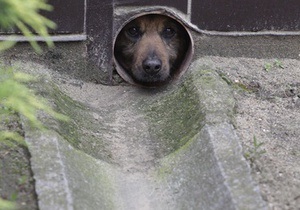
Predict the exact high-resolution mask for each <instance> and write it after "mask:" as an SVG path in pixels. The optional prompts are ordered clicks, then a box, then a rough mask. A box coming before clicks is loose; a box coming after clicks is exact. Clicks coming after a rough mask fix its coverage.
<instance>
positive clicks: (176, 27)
mask: <svg viewBox="0 0 300 210" xmlns="http://www.w3.org/2000/svg"><path fill="white" fill-rule="evenodd" d="M187 48H188V34H187V32H186V30H185V29H184V28H183V26H181V25H180V24H179V23H178V22H177V21H175V20H173V19H172V18H169V17H167V16H163V15H145V16H141V17H138V18H136V19H134V20H133V21H131V22H130V23H128V24H127V25H126V26H125V27H124V28H123V29H122V30H121V32H120V33H119V35H118V37H117V40H116V43H115V57H116V59H117V60H118V62H119V63H120V65H121V66H122V67H123V68H124V69H125V70H126V71H127V73H128V74H130V75H131V77H132V78H133V80H134V81H135V82H137V83H140V84H142V85H145V86H156V85H161V84H165V83H167V82H168V81H169V80H170V79H171V78H172V75H173V73H174V72H175V71H176V70H177V68H179V66H180V64H181V62H182V60H183V58H184V56H185V53H186V51H187Z"/></svg>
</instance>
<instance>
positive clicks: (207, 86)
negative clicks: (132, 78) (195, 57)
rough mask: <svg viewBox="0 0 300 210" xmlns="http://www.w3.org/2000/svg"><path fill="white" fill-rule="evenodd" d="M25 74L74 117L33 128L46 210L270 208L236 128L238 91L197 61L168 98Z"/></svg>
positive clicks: (30, 134) (30, 139)
mask: <svg viewBox="0 0 300 210" xmlns="http://www.w3.org/2000/svg"><path fill="white" fill-rule="evenodd" d="M22 66H23V68H24V71H27V72H31V73H33V74H36V73H37V72H39V74H41V78H43V79H42V80H41V83H40V84H36V88H37V89H38V90H40V91H41V92H43V95H44V96H45V95H46V96H47V98H48V99H49V100H50V101H51V102H52V103H53V104H55V106H56V108H58V109H59V110H60V111H61V112H63V113H64V114H66V115H68V116H69V117H70V118H71V122H69V123H68V124H65V123H61V122H57V121H56V120H53V119H49V118H43V119H44V120H43V121H45V124H47V125H48V127H49V128H50V129H49V131H48V132H39V131H35V130H32V129H30V128H29V127H28V126H26V124H25V136H26V141H27V143H28V145H29V150H30V153H31V156H32V170H33V172H34V178H35V180H36V191H37V195H38V200H39V201H38V202H39V208H40V209H41V210H48V209H49V210H50V209H51V210H52V209H88V210H92V209H95V210H96V209H97V210H98V209H205V210H207V209H214V210H215V209H266V205H265V203H264V202H263V200H262V198H261V196H260V193H259V189H258V188H257V186H256V185H255V183H254V182H253V181H252V178H251V175H250V168H249V166H248V164H247V162H246V161H245V159H244V158H243V154H242V150H241V146H240V144H239V140H238V137H237V135H236V134H235V131H234V128H233V126H232V123H231V117H232V116H233V113H234V110H233V109H234V105H235V101H234V99H233V96H232V94H231V90H230V89H229V87H228V85H227V84H226V83H225V82H224V81H223V80H222V79H221V78H220V77H219V76H218V75H217V74H216V73H215V72H214V71H211V70H209V69H205V68H204V67H203V66H201V65H200V64H199V63H198V62H197V61H195V62H194V63H193V64H192V65H191V67H190V70H189V73H188V75H186V76H185V77H184V78H183V79H182V81H179V82H178V83H177V84H173V85H170V86H169V87H166V88H163V89H160V90H145V89H138V88H136V87H132V86H103V85H96V84H92V83H87V82H83V81H80V82H79V83H80V84H82V85H80V86H78V85H72V84H74V81H70V80H66V79H65V80H64V82H63V83H62V82H61V81H60V80H59V78H60V75H58V73H57V72H55V71H54V70H51V69H47V68H45V67H43V66H41V65H34V64H33V63H32V62H27V63H23V64H22ZM32 66H36V69H32ZM45 81H47V82H45ZM77 84H78V83H77ZM47 86H48V87H47Z"/></svg>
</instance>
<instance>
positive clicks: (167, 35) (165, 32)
mask: <svg viewBox="0 0 300 210" xmlns="http://www.w3.org/2000/svg"><path fill="white" fill-rule="evenodd" d="M175 34H176V31H175V30H174V29H173V28H165V29H164V30H163V32H162V36H163V37H165V38H172V37H173V36H174V35H175Z"/></svg>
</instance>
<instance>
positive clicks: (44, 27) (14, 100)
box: [0, 0, 67, 210]
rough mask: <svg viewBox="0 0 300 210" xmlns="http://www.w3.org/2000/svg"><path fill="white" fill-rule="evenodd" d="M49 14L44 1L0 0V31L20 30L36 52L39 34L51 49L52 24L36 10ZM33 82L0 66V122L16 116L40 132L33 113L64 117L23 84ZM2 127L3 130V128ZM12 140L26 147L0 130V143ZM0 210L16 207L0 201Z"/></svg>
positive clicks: (5, 45)
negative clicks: (9, 116) (50, 34)
mask: <svg viewBox="0 0 300 210" xmlns="http://www.w3.org/2000/svg"><path fill="white" fill-rule="evenodd" d="M42 10H44V11H51V10H52V6H51V5H49V4H47V2H46V0H0V28H1V29H2V31H3V30H6V31H11V30H12V29H14V30H17V31H20V33H21V34H23V35H24V36H25V37H26V38H27V39H28V41H29V42H30V44H31V46H32V47H33V49H34V50H35V51H36V52H38V53H39V52H41V47H40V46H39V45H38V43H37V42H36V41H35V40H34V36H36V35H39V36H41V37H43V38H44V39H45V42H46V43H47V45H48V46H53V42H52V41H51V40H50V38H49V34H48V29H54V28H55V23H54V22H52V21H51V20H49V19H47V18H45V17H43V16H42V15H41V14H40V13H39V12H40V11H42ZM9 37H10V39H9V40H7V41H2V42H0V53H2V54H3V53H4V51H5V50H7V49H9V48H11V47H12V46H13V45H14V44H15V43H16V41H15V35H11V36H9ZM0 64H1V63H0ZM33 81H34V78H33V77H32V76H30V75H28V74H24V73H21V72H15V71H14V69H12V68H11V67H6V66H4V65H0V118H1V119H0V121H1V122H4V123H5V120H4V119H3V116H7V115H12V114H17V115H20V116H23V117H24V118H25V119H26V121H27V122H28V123H29V124H30V125H31V126H33V127H34V128H38V129H43V125H42V123H41V122H40V121H39V120H38V117H37V114H38V112H39V111H43V112H44V113H47V114H48V115H50V116H52V117H54V118H56V119H59V120H66V119H67V118H66V117H65V116H63V115H61V114H59V113H57V112H55V111H54V110H53V109H52V108H51V107H50V106H49V105H47V103H46V101H45V100H44V99H43V98H41V97H38V96H36V95H35V93H34V91H32V90H31V89H29V88H28V87H27V86H26V84H28V83H31V82H33ZM4 128H5V127H4ZM7 140H9V141H15V142H17V143H18V144H20V145H26V143H25V141H24V138H23V136H21V135H20V134H18V133H17V132H14V130H12V131H10V130H8V129H7V130H3V129H2V130H0V142H5V141H7ZM0 209H1V210H2V209H3V210H12V209H16V204H14V203H12V202H9V201H6V200H3V199H1V198H0Z"/></svg>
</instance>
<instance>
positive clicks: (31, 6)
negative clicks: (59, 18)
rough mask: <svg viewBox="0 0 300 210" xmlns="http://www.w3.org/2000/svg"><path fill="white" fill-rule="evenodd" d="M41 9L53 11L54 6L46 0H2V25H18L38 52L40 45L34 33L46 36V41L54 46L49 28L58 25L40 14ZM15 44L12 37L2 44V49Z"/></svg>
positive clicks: (0, 21) (0, 47)
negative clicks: (35, 39)
mask: <svg viewBox="0 0 300 210" xmlns="http://www.w3.org/2000/svg"><path fill="white" fill-rule="evenodd" d="M40 10H46V11H51V10H52V6H51V5H49V4H47V3H46V1H45V0H0V26H1V27H2V28H4V29H8V28H11V27H16V28H17V29H18V30H20V32H21V33H22V34H24V35H25V36H26V37H27V38H28V40H29V42H30V44H31V45H32V47H33V48H34V49H35V50H36V51H37V52H41V48H40V46H39V45H38V44H37V42H36V41H34V34H38V35H40V36H42V37H44V38H45V40H46V43H47V44H48V45H49V46H53V42H52V41H51V40H50V39H49V36H48V28H51V29H53V28H55V27H56V25H55V23H54V22H52V21H51V20H49V19H47V18H45V17H43V16H42V15H40V14H39V11H40ZM32 32H34V33H32ZM14 44H15V41H14V37H12V39H11V40H9V41H5V42H2V43H1V44H0V51H1V50H5V49H8V48H10V47H12V46H13V45H14Z"/></svg>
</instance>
